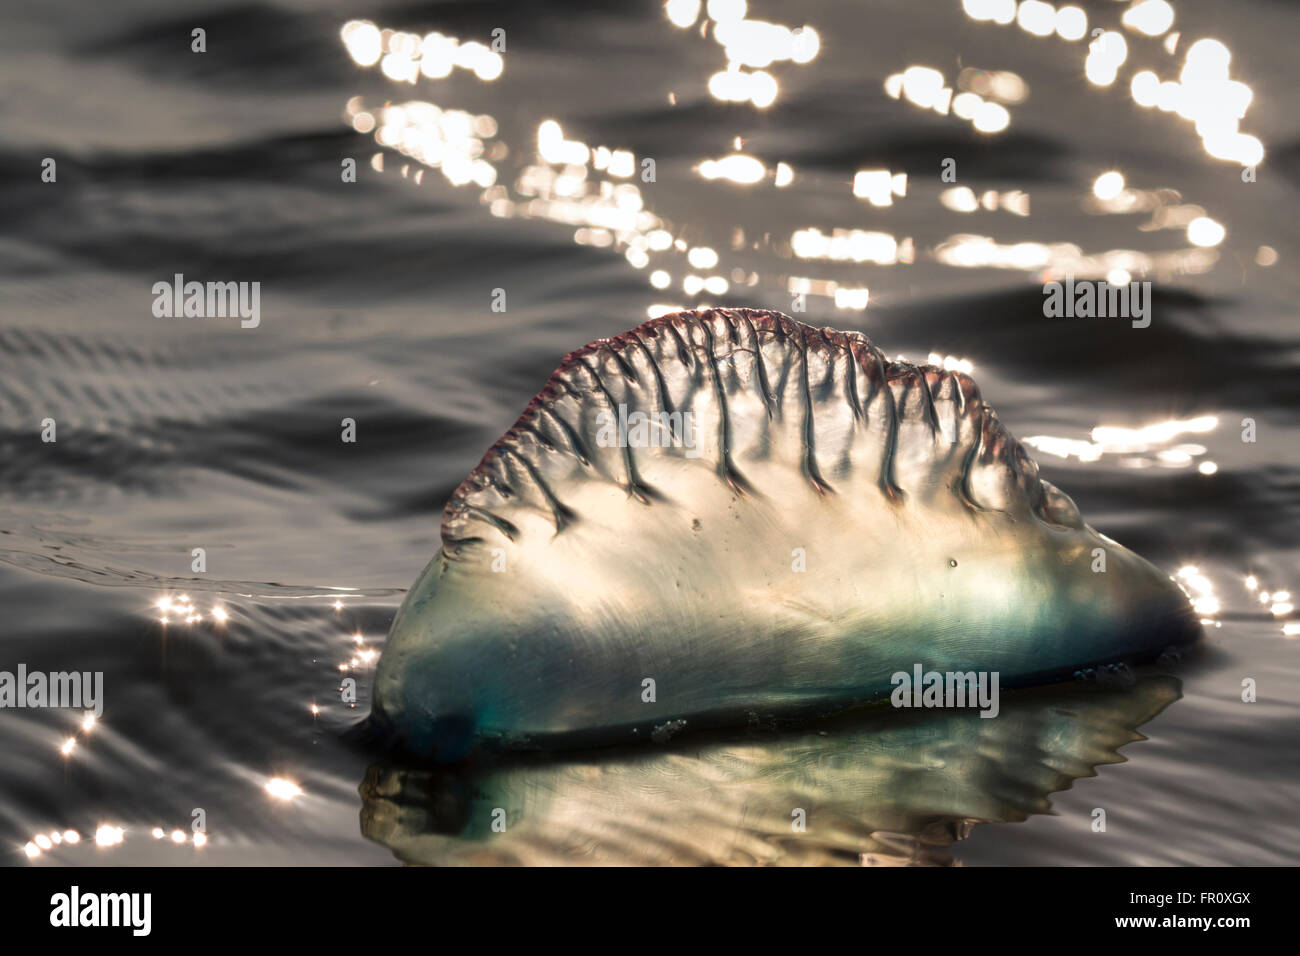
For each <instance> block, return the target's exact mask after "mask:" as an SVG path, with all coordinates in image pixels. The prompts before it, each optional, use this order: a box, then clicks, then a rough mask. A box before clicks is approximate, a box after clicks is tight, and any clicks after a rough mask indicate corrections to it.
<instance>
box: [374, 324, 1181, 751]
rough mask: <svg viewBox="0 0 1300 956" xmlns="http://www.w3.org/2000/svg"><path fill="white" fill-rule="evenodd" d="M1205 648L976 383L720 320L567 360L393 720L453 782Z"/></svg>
mask: <svg viewBox="0 0 1300 956" xmlns="http://www.w3.org/2000/svg"><path fill="white" fill-rule="evenodd" d="M625 405H626V406H627V407H628V408H632V409H637V410H640V411H642V412H645V413H647V414H649V415H650V416H651V417H652V418H653V417H655V416H658V415H661V414H669V415H676V414H680V415H682V416H689V417H690V419H691V420H692V421H694V422H696V423H698V425H697V427H698V432H699V436H698V437H699V442H698V443H693V444H692V447H691V448H689V449H688V448H685V447H682V446H672V445H668V446H665V445H662V444H658V443H649V444H648V445H637V443H634V442H632V441H623V442H615V443H614V447H609V445H608V443H606V442H603V441H601V440H600V432H601V431H602V430H603V429H602V428H601V427H598V426H597V422H599V421H600V419H601V418H602V414H603V413H605V414H607V413H608V412H609V410H610V409H611V408H613V407H615V406H617V407H620V408H621V407H623V406H625ZM634 445H637V447H634ZM1199 631H1200V629H1199V625H1197V623H1196V620H1195V617H1194V616H1193V614H1192V609H1191V607H1190V605H1189V603H1188V601H1187V599H1186V596H1185V595H1184V594H1183V592H1182V591H1181V590H1180V589H1179V587H1178V586H1177V585H1176V584H1175V583H1174V582H1173V581H1172V580H1171V579H1170V578H1169V576H1168V575H1166V574H1164V573H1162V572H1160V571H1159V570H1157V569H1156V568H1155V567H1154V566H1152V565H1150V564H1148V563H1147V562H1146V561H1144V560H1143V559H1142V558H1140V557H1138V556H1137V555H1136V554H1134V553H1133V552H1131V551H1128V550H1127V549H1125V548H1123V547H1121V546H1120V545H1118V544H1116V543H1115V542H1114V541H1111V540H1110V539H1109V538H1106V537H1104V536H1103V535H1100V534H1098V533H1097V532H1095V531H1094V530H1093V529H1092V528H1090V527H1088V526H1087V525H1086V524H1084V522H1083V520H1082V518H1081V517H1080V516H1079V512H1078V510H1077V509H1076V508H1075V506H1074V502H1072V501H1071V500H1070V499H1069V498H1068V497H1067V496H1066V495H1064V494H1063V493H1061V492H1060V491H1058V490H1057V489H1056V488H1055V487H1053V486H1052V485H1051V484H1049V483H1048V482H1045V481H1042V480H1041V479H1040V478H1039V477H1038V469H1037V466H1036V465H1035V464H1034V463H1033V462H1032V461H1031V460H1030V459H1029V457H1028V456H1027V455H1026V454H1025V452H1024V450H1023V449H1022V448H1021V446H1020V444H1019V443H1018V442H1017V441H1016V440H1015V439H1014V438H1013V437H1011V435H1010V434H1009V433H1008V432H1007V431H1006V429H1005V428H1004V427H1003V426H1002V424H1001V423H1000V422H999V421H998V419H997V417H996V415H994V413H993V409H992V408H991V407H990V406H989V405H988V403H987V402H985V401H983V400H982V399H981V397H980V394H979V391H978V389H977V388H976V387H975V384H974V382H973V381H971V379H970V378H968V377H967V376H965V375H963V374H962V373H960V372H949V371H945V370H943V369H941V368H937V367H934V366H919V367H918V366H915V365H911V364H909V363H906V362H890V361H888V360H887V359H886V358H885V356H884V355H883V353H881V351H880V350H879V349H878V348H876V347H875V346H874V345H872V344H871V343H870V342H869V341H868V340H867V339H866V337H865V336H863V335H861V334H860V333H856V332H837V331H835V330H833V329H821V330H818V329H814V328H811V327H809V326H806V325H802V324H800V323H797V322H794V321H793V320H791V319H789V318H787V317H785V316H783V315H780V314H778V313H773V312H757V311H753V310H749V309H715V310H708V311H704V312H685V313H680V314H677V315H672V316H666V317H663V318H661V319H655V320H652V321H650V322H647V323H645V324H644V325H642V326H640V327H639V328H637V329H634V330H632V331H630V332H628V333H625V334H623V335H620V336H616V337H615V338H612V339H602V340H599V341H597V342H594V343H592V344H591V345H588V346H586V347H585V348H582V349H579V350H578V351H576V352H573V353H571V354H570V355H569V356H568V357H567V358H566V359H565V360H564V363H563V364H562V365H561V367H560V369H559V371H557V372H556V373H555V375H554V376H552V378H551V380H550V382H548V383H547V385H546V387H545V388H543V390H542V391H541V392H540V393H539V394H538V395H537V397H536V398H534V399H533V401H532V402H531V403H530V404H529V406H528V409H527V410H526V411H525V412H524V414H523V416H522V417H521V418H520V419H519V421H518V422H517V423H516V424H515V426H514V427H513V428H511V429H510V430H509V431H508V432H507V433H506V434H505V435H504V436H502V438H501V439H499V440H498V441H497V442H496V444H494V445H493V446H492V448H491V449H490V450H489V451H488V453H487V455H485V456H484V458H483V460H482V462H481V463H480V464H479V465H478V467H477V468H475V469H474V471H473V472H471V473H470V476H469V477H468V478H467V479H466V480H465V481H464V482H463V483H462V484H461V485H460V487H459V488H458V489H457V490H456V492H455V493H454V494H453V495H452V497H451V500H450V502H449V503H448V504H447V507H446V509H445V510H444V512H443V523H442V549H441V550H440V551H439V552H438V554H437V555H436V556H435V557H434V559H433V561H432V562H431V563H430V564H429V566H428V567H427V568H426V569H425V571H424V573H423V574H422V575H421V577H420V580H419V581H418V582H417V583H416V585H415V587H413V588H412V590H411V592H410V593H409V594H408V596H407V599H406V601H405V603H404V604H403V606H402V609H401V610H400V611H399V612H398V615H397V618H396V620H395V621H394V622H393V628H392V633H391V635H390V636H389V639H388V643H387V644H386V645H385V648H384V653H383V657H382V659H381V660H380V664H379V669H378V672H377V674H376V677H375V691H374V711H373V713H374V717H375V720H376V723H377V724H378V725H379V726H380V727H381V728H382V729H386V730H390V731H391V732H392V733H393V734H394V736H395V737H396V738H397V740H398V741H399V742H400V743H402V744H403V745H405V746H406V747H407V748H408V749H410V750H413V751H416V752H418V753H422V754H430V755H432V756H434V757H435V758H437V759H446V760H452V759H457V758H460V757H462V756H464V754H465V753H466V752H467V751H469V750H470V749H471V748H472V747H473V745H475V744H476V743H478V742H488V743H491V744H500V745H505V746H508V747H528V746H536V745H539V744H541V745H549V746H571V745H572V741H571V738H573V737H575V736H576V737H580V738H582V739H583V740H584V741H585V742H590V743H622V742H626V741H629V740H634V739H638V735H639V737H640V739H644V738H645V737H646V736H649V735H651V734H652V733H654V732H656V731H658V732H662V730H663V729H664V728H665V727H670V728H673V727H680V726H682V725H683V724H684V723H687V722H689V723H691V724H692V726H696V725H700V724H706V723H713V724H722V723H728V722H731V723H734V722H735V720H736V717H737V715H738V714H743V713H747V712H750V711H757V712H758V713H760V714H763V715H769V714H772V713H776V712H783V711H787V710H790V709H792V708H823V709H832V708H842V707H844V706H846V705H848V704H852V703H854V702H860V701H865V700H871V699H874V698H878V697H880V696H882V695H883V694H885V693H888V692H889V691H890V690H891V689H892V686H893V685H892V683H891V680H892V675H894V674H895V673H897V672H898V671H899V669H900V667H901V668H904V669H910V668H911V667H912V664H913V662H923V663H924V665H925V666H926V667H927V668H933V669H934V670H935V671H948V672H953V673H964V674H969V673H971V672H979V673H989V672H991V673H994V674H1000V675H1001V679H1002V683H1003V685H1004V686H1008V685H1010V686H1015V685H1025V684H1031V683H1038V682H1043V681H1045V680H1050V679H1053V678H1059V677H1061V676H1066V675H1068V674H1070V673H1071V672H1073V671H1075V670H1077V669H1080V668H1083V667H1087V666H1090V665H1096V664H1103V663H1110V662H1113V661H1118V660H1137V659H1144V658H1150V657H1154V656H1155V655H1156V654H1158V653H1160V651H1162V650H1163V649H1164V648H1166V647H1168V646H1170V645H1174V644H1183V643H1187V642H1189V641H1191V640H1193V639H1194V638H1195V637H1196V636H1197V634H1199ZM921 669H922V668H921V667H920V666H918V667H917V671H918V675H919V673H920V670H921ZM994 712H995V711H994Z"/></svg>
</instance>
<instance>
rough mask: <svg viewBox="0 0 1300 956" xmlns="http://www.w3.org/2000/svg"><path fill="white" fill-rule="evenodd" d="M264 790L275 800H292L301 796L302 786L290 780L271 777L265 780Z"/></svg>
mask: <svg viewBox="0 0 1300 956" xmlns="http://www.w3.org/2000/svg"><path fill="white" fill-rule="evenodd" d="M265 789H266V792H267V793H268V794H270V795H271V796H272V797H274V798H275V799H277V800H293V799H295V798H297V797H301V796H302V788H301V787H299V786H298V785H297V784H296V783H294V782H293V781H292V780H286V779H284V778H283V777H272V778H271V779H270V780H268V781H266V786H265Z"/></svg>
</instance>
